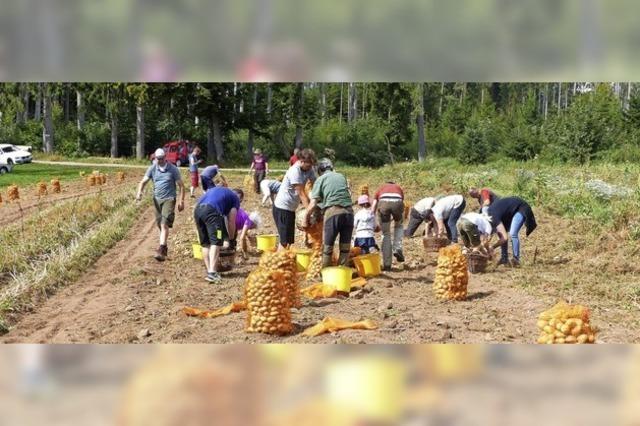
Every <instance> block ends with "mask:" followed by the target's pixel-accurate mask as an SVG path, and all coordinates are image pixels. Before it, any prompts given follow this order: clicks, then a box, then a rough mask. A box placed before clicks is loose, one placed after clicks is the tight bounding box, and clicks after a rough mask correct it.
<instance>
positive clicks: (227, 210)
mask: <svg viewBox="0 0 640 426" xmlns="http://www.w3.org/2000/svg"><path fill="white" fill-rule="evenodd" d="M239 210H240V196H239V194H238V192H237V190H231V189H229V188H225V187H222V186H220V187H214V188H211V189H209V190H208V191H207V192H205V194H204V195H203V196H202V197H200V199H199V200H198V203H197V204H196V208H195V210H194V212H193V218H194V221H195V224H196V229H197V230H198V241H199V242H200V245H201V246H202V258H203V260H204V264H205V267H206V268H207V276H206V277H205V280H207V281H209V282H211V283H215V284H217V283H220V282H221V280H222V279H221V277H220V274H219V273H218V271H216V264H217V263H218V257H219V256H220V247H222V244H223V242H224V240H225V239H229V236H230V235H232V236H233V238H232V239H229V247H230V248H231V249H235V246H236V215H237V214H238V211H239ZM225 222H226V224H225ZM227 226H228V228H227Z"/></svg>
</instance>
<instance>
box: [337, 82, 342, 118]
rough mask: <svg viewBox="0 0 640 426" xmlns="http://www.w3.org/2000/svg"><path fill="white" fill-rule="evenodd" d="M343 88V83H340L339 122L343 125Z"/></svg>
mask: <svg viewBox="0 0 640 426" xmlns="http://www.w3.org/2000/svg"><path fill="white" fill-rule="evenodd" d="M342 86H343V83H340V115H339V117H338V121H339V122H340V123H342Z"/></svg>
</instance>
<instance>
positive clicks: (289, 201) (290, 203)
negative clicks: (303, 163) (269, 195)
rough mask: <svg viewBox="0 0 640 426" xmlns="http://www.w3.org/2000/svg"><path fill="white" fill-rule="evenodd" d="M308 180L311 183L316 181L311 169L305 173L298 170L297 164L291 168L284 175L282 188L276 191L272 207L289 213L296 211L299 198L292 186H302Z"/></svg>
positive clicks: (298, 165)
mask: <svg viewBox="0 0 640 426" xmlns="http://www.w3.org/2000/svg"><path fill="white" fill-rule="evenodd" d="M308 180H311V181H312V182H313V181H315V180H316V173H315V172H314V171H313V169H311V170H309V171H308V172H305V171H303V170H302V169H301V168H300V164H299V163H296V164H294V165H293V166H291V167H290V168H289V170H287V173H286V174H285V175H284V179H283V180H282V186H281V187H280V190H279V191H278V195H277V196H276V201H275V203H274V205H275V206H276V207H277V208H279V209H283V210H289V211H291V212H294V211H296V209H297V208H298V206H299V205H300V196H299V195H298V193H297V192H296V190H295V188H294V187H293V185H304V184H305V183H307V181H308Z"/></svg>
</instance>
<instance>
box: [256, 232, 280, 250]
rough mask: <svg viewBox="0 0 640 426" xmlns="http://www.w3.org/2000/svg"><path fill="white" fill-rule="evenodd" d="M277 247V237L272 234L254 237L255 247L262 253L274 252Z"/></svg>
mask: <svg viewBox="0 0 640 426" xmlns="http://www.w3.org/2000/svg"><path fill="white" fill-rule="evenodd" d="M277 245H278V236H277V235H274V234H265V235H258V236H257V237H256V247H257V249H258V250H262V251H272V250H275V249H276V247H277Z"/></svg>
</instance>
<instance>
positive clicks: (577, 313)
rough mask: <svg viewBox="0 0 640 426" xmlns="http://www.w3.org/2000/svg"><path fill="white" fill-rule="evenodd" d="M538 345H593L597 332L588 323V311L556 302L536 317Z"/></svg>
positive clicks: (584, 308) (581, 307) (582, 307)
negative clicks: (538, 332) (538, 334)
mask: <svg viewBox="0 0 640 426" xmlns="http://www.w3.org/2000/svg"><path fill="white" fill-rule="evenodd" d="M537 325H538V329H539V330H540V336H539V337H538V343H546V344H563V343H569V344H571V343H580V344H582V343H595V341H596V332H597V330H596V329H595V328H593V327H591V325H590V323H589V309H588V308H586V307H584V306H581V305H569V304H568V303H566V302H564V301H560V302H558V303H557V304H556V305H555V306H554V307H553V308H551V309H549V310H548V311H544V312H543V313H541V314H540V316H539V317H538V323H537Z"/></svg>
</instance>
